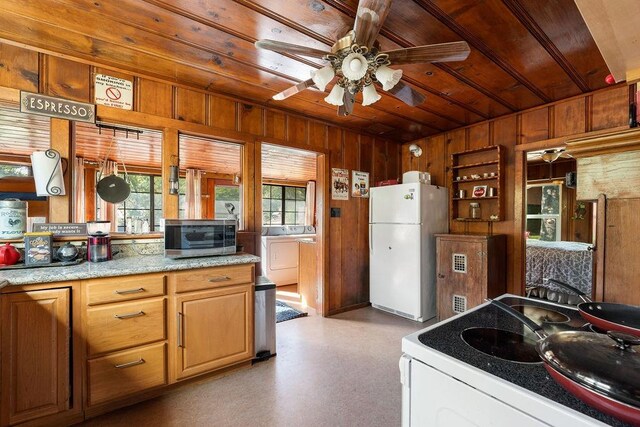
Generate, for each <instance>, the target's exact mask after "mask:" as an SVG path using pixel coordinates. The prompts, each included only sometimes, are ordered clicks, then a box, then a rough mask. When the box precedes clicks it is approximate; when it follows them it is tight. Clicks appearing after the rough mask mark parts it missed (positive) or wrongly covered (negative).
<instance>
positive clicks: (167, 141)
mask: <svg viewBox="0 0 640 427" xmlns="http://www.w3.org/2000/svg"><path fill="white" fill-rule="evenodd" d="M178 141H179V135H178V130H177V129H171V128H167V129H164V132H163V134H162V209H163V211H162V216H163V218H166V219H173V218H178V214H179V207H180V205H179V197H178V195H176V194H169V166H171V164H172V162H175V160H176V159H178V158H179V156H180V150H179V142H178Z"/></svg>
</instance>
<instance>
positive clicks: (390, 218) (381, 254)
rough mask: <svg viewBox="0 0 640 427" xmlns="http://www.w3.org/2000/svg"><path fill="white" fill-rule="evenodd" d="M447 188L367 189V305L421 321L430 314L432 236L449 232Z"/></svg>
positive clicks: (433, 312)
mask: <svg viewBox="0 0 640 427" xmlns="http://www.w3.org/2000/svg"><path fill="white" fill-rule="evenodd" d="M448 203H449V201H448V193H447V189H446V188H443V187H437V186H435V185H427V184H421V183H409V184H399V185H389V186H384V187H374V188H371V194H370V199H369V272H370V299H371V304H372V305H373V307H375V308H378V309H381V310H385V311H388V312H390V313H394V314H397V315H400V316H403V317H407V318H409V319H412V320H416V321H418V322H425V321H427V320H429V319H431V318H433V317H435V316H436V244H435V237H434V234H436V233H447V232H448V231H449V219H448V211H449V208H448Z"/></svg>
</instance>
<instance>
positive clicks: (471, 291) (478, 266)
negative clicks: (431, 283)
mask: <svg viewBox="0 0 640 427" xmlns="http://www.w3.org/2000/svg"><path fill="white" fill-rule="evenodd" d="M437 251H438V279H437V285H436V286H437V293H438V320H443V319H446V318H449V317H451V316H454V315H456V314H458V313H457V312H456V311H454V307H453V306H454V295H457V296H460V297H464V298H466V307H467V309H469V308H472V307H475V306H476V305H478V304H480V303H481V302H482V300H483V298H484V297H485V294H486V268H485V256H484V252H483V244H482V243H481V242H465V241H460V240H446V239H438V249H437Z"/></svg>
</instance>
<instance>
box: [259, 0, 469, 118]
mask: <svg viewBox="0 0 640 427" xmlns="http://www.w3.org/2000/svg"><path fill="white" fill-rule="evenodd" d="M391 2H392V0H360V3H359V4H358V11H357V13H356V20H355V23H354V26H353V30H350V31H349V32H348V33H347V34H346V35H345V36H344V37H342V38H340V39H338V41H336V43H335V44H334V45H333V46H332V47H331V52H325V51H322V50H319V49H314V48H310V47H305V46H299V45H295V44H291V43H285V42H279V41H275V40H258V41H257V42H256V43H255V45H256V47H258V48H260V49H267V50H271V51H274V52H279V53H290V54H296V55H302V56H310V57H315V58H322V59H324V60H325V61H328V62H329V64H328V65H326V66H325V67H323V68H321V69H319V70H315V71H312V72H311V78H310V79H308V80H305V81H303V82H300V83H298V84H297V85H294V86H292V87H290V88H288V89H286V90H284V91H282V92H280V93H278V94H276V95H274V96H273V99H275V100H278V101H280V100H283V99H285V98H288V97H290V96H292V95H295V94H296V93H298V92H301V91H303V90H305V89H307V88H309V87H311V86H313V85H315V86H316V87H317V88H318V89H320V90H321V91H324V90H325V88H326V86H327V85H328V84H329V83H330V82H331V81H332V80H333V79H334V78H335V77H337V78H338V79H337V81H336V83H335V85H334V86H333V88H332V89H331V92H330V93H329V95H328V96H327V97H326V98H325V99H324V100H325V101H326V102H327V103H329V104H332V105H336V106H338V115H340V116H347V115H349V114H351V112H352V111H353V104H354V103H355V96H356V94H357V93H358V92H362V105H363V106H367V105H371V104H373V103H374V102H377V101H378V100H379V99H380V98H381V96H380V95H379V94H378V93H377V92H376V89H375V84H377V85H379V86H381V87H382V89H383V90H385V91H388V92H389V93H391V94H393V95H394V96H395V97H396V98H398V99H400V100H401V101H402V102H404V103H406V104H408V105H410V106H412V107H415V106H416V105H420V104H421V103H423V102H424V100H425V97H424V95H422V94H421V93H419V92H417V91H415V90H413V89H412V88H411V87H409V86H408V85H406V84H404V83H403V82H401V81H400V79H401V78H402V70H394V69H391V68H389V66H390V65H392V64H393V65H403V64H418V63H428V62H448V61H463V60H465V59H466V58H467V57H468V56H469V52H470V49H469V45H468V44H467V42H464V41H459V42H451V43H440V44H432V45H425V46H416V47H411V48H406V49H397V50H390V51H386V52H381V51H380V44H379V43H378V42H377V41H376V38H377V37H378V33H379V32H380V29H381V28H382V24H383V23H384V21H385V19H386V17H387V15H388V13H389V10H390V9H391Z"/></svg>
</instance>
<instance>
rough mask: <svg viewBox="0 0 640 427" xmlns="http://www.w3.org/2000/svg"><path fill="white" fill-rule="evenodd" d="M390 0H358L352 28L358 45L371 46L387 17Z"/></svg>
mask: <svg viewBox="0 0 640 427" xmlns="http://www.w3.org/2000/svg"><path fill="white" fill-rule="evenodd" d="M391 1H392V0H360V4H358V12H357V13H356V22H355V23H354V24H353V30H354V31H355V33H356V43H358V44H359V45H360V46H367V47H371V46H372V45H373V43H374V42H375V41H376V37H378V33H379V32H380V29H381V28H382V24H384V20H385V19H387V15H388V14H389V10H390V9H391Z"/></svg>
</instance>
